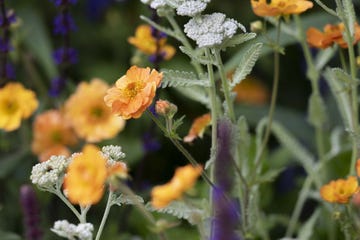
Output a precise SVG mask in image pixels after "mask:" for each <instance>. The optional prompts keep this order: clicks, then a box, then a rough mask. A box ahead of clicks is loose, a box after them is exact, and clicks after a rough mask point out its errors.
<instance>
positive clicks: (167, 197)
mask: <svg viewBox="0 0 360 240" xmlns="http://www.w3.org/2000/svg"><path fill="white" fill-rule="evenodd" d="M201 172H202V167H201V166H196V167H193V166H192V165H190V164H189V165H186V166H184V167H179V168H177V169H176V171H175V174H174V176H173V178H172V179H171V180H170V182H168V183H166V184H163V185H159V186H155V187H154V188H153V189H152V191H151V204H152V205H153V206H154V207H155V208H162V207H166V206H167V205H168V204H169V203H170V202H171V201H174V200H176V199H179V198H180V197H181V196H182V194H183V193H184V192H185V191H187V190H189V189H190V188H192V187H193V186H194V184H195V182H196V180H197V178H198V177H199V176H200V175H201Z"/></svg>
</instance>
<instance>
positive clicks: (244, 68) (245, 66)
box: [230, 43, 263, 89]
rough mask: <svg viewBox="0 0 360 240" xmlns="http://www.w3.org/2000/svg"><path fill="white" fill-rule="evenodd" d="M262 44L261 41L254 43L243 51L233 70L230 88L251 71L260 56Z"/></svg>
mask: <svg viewBox="0 0 360 240" xmlns="http://www.w3.org/2000/svg"><path fill="white" fill-rule="evenodd" d="M262 46H263V44H262V43H256V44H254V45H252V46H251V47H250V48H249V50H247V51H246V52H245V54H244V55H243V57H242V59H241V61H240V63H239V66H238V67H237V68H236V70H235V73H234V76H233V79H232V82H231V84H230V89H232V88H233V87H234V86H235V85H237V84H239V83H240V82H241V81H242V80H243V79H244V78H245V77H246V76H247V75H248V74H249V73H250V72H251V70H252V68H253V67H254V65H255V63H256V60H257V59H258V58H259V56H260V52H261V48H262Z"/></svg>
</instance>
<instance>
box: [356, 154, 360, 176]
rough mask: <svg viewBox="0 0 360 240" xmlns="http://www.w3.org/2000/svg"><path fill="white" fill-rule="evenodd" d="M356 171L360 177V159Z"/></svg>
mask: <svg viewBox="0 0 360 240" xmlns="http://www.w3.org/2000/svg"><path fill="white" fill-rule="evenodd" d="M355 170H356V175H357V176H358V177H360V158H359V159H358V160H357V161H356V166H355Z"/></svg>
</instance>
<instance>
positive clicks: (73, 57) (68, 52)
mask: <svg viewBox="0 0 360 240" xmlns="http://www.w3.org/2000/svg"><path fill="white" fill-rule="evenodd" d="M53 58H54V61H55V63H56V64H57V65H59V64H62V63H69V64H75V63H77V61H78V54H77V51H76V50H75V49H74V48H64V47H61V48H58V49H56V50H55V51H54V53H53Z"/></svg>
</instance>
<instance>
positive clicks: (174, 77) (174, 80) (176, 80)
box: [161, 69, 210, 88]
mask: <svg viewBox="0 0 360 240" xmlns="http://www.w3.org/2000/svg"><path fill="white" fill-rule="evenodd" d="M161 72H162V73H163V74H164V76H163V79H162V81H161V87H162V88H166V87H192V86H203V87H209V86H210V84H209V80H208V79H207V77H206V75H203V76H202V77H203V78H201V79H198V78H197V76H196V74H195V73H193V72H185V71H177V70H170V69H164V70H161Z"/></svg>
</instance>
